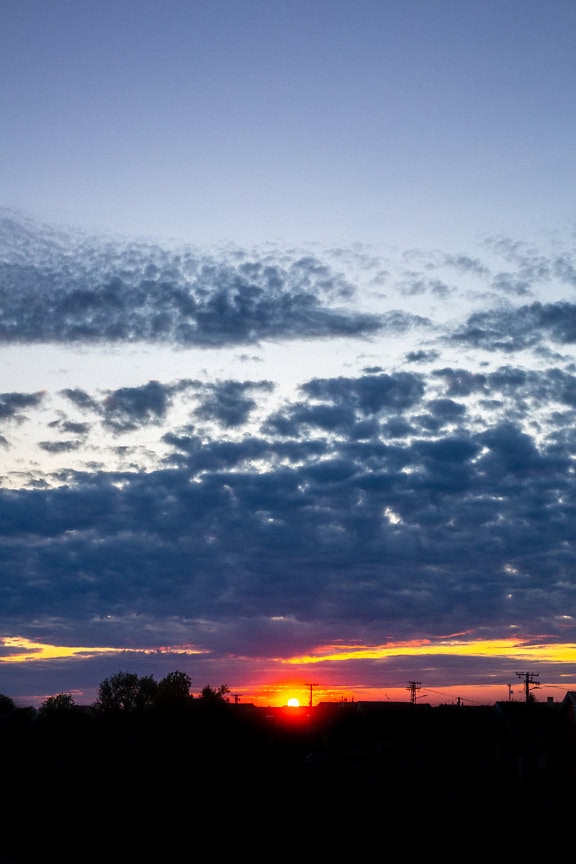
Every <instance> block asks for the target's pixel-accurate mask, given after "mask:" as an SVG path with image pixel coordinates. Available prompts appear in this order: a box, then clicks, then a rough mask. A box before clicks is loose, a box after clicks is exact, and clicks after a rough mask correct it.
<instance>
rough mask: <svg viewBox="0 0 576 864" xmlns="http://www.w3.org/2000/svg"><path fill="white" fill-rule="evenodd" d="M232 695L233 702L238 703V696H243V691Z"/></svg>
mask: <svg viewBox="0 0 576 864" xmlns="http://www.w3.org/2000/svg"><path fill="white" fill-rule="evenodd" d="M233 695H234V704H235V705H238V703H239V702H240V697H241V696H243V695H244V694H243V693H234V694H233Z"/></svg>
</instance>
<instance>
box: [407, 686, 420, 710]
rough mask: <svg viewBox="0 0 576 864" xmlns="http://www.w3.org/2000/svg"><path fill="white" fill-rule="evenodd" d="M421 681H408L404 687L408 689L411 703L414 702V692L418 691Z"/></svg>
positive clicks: (415, 697) (413, 703)
mask: <svg viewBox="0 0 576 864" xmlns="http://www.w3.org/2000/svg"><path fill="white" fill-rule="evenodd" d="M421 683H422V682H421V681H409V682H408V687H407V688H406V689H407V690H409V691H410V702H411V704H412V705H415V704H416V699H417V696H416V693H417V692H418V690H420V684H421Z"/></svg>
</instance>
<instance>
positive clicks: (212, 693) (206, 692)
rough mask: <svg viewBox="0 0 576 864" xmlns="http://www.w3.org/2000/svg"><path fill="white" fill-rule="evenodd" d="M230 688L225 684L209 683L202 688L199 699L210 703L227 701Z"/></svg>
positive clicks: (217, 703) (215, 703) (216, 703)
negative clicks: (214, 685) (215, 685)
mask: <svg viewBox="0 0 576 864" xmlns="http://www.w3.org/2000/svg"><path fill="white" fill-rule="evenodd" d="M229 693H230V688H229V687H228V685H227V684H221V685H220V687H211V686H210V685H209V684H207V685H206V687H203V688H202V692H201V694H200V699H203V700H204V701H205V702H208V703H210V704H211V705H219V704H221V703H223V702H228V694H229Z"/></svg>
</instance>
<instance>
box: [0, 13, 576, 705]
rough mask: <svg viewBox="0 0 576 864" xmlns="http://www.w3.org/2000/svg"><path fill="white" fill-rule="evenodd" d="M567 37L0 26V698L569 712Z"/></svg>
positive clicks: (275, 19)
mask: <svg viewBox="0 0 576 864" xmlns="http://www.w3.org/2000/svg"><path fill="white" fill-rule="evenodd" d="M575 25H576V7H575V6H574V4H573V3H571V2H551V3H546V4H544V3H530V2H523V3H519V2H498V3H496V2H494V3H492V2H486V3H482V4H479V3H472V2H459V3H450V2H434V0H433V2H406V3H391V2H385V0H382V2H367V0H359V2H356V3H353V4H352V3H349V2H348V3H343V2H339V0H335V2H326V0H321V2H307V3H304V2H272V3H271V2H251V0H247V2H243V3H235V2H229V0H220V2H218V0H216V2H214V0H212V2H188V3H184V2H173V0H168V2H163V3H159V2H151V0H148V2H138V3H135V2H130V0H128V2H124V3H122V4H112V3H108V2H98V3H92V2H82V3H74V2H59V0H53V2H50V3H46V4H35V3H32V2H12V0H6V2H4V3H3V4H2V9H1V10H0V70H1V72H0V82H1V86H0V99H1V100H2V114H3V116H4V118H5V121H4V124H3V131H2V136H1V139H0V157H1V158H0V188H1V189H2V199H1V200H0V208H1V209H0V298H1V299H0V304H1V305H0V362H1V363H2V370H3V386H2V388H1V389H2V392H0V454H1V455H2V463H1V471H0V477H1V481H0V482H1V487H0V525H1V532H0V593H1V596H2V602H1V603H0V640H3V646H4V647H3V648H0V660H2V662H1V663H0V692H5V693H7V694H8V695H11V696H13V697H17V698H19V699H21V700H24V701H26V700H30V701H32V702H36V703H37V702H38V701H39V700H41V699H42V698H45V696H46V695H51V694H53V693H56V692H62V691H66V692H68V691H71V690H73V691H74V693H75V694H76V695H77V697H78V699H79V701H86V700H89V699H91V698H94V694H95V688H97V685H98V683H99V682H100V681H101V680H102V679H103V678H104V677H106V676H107V675H109V674H113V673H114V672H116V671H118V669H119V668H127V667H129V668H130V669H134V670H135V671H138V672H141V673H142V674H155V675H156V676H157V677H162V675H163V674H166V673H167V672H169V671H174V669H176V668H179V669H184V671H187V672H188V673H189V674H190V675H191V677H192V680H193V684H194V686H195V687H196V688H197V689H198V690H199V689H201V688H202V687H203V686H204V685H205V684H206V683H212V684H215V685H217V684H220V683H223V682H226V683H228V684H229V685H230V686H231V687H232V688H233V689H234V688H242V692H245V693H247V694H249V693H250V692H252V691H253V692H254V693H255V692H257V691H258V692H260V691H261V689H262V687H263V686H264V685H265V684H266V682H268V683H270V682H272V681H278V680H280V679H282V680H284V679H285V680H290V681H291V682H296V683H297V682H299V681H300V682H303V681H308V680H309V675H310V671H309V670H310V668H311V667H310V664H311V663H313V664H314V665H313V666H312V668H313V669H314V675H315V680H317V681H321V683H322V686H323V687H325V693H326V694H327V695H332V696H338V694H339V693H343V692H346V693H356V695H357V696H358V695H359V694H362V693H363V692H364V693H367V692H370V693H372V694H373V693H379V694H381V695H382V694H385V693H392V692H395V691H398V692H400V690H401V689H402V688H403V687H405V685H406V683H407V682H408V680H413V679H415V678H417V679H419V680H420V679H421V680H423V681H424V682H425V683H426V684H427V685H428V686H429V688H430V694H432V693H434V692H435V693H437V694H440V693H444V694H445V693H451V692H454V691H452V690H451V689H450V688H452V687H454V688H456V687H464V686H466V687H470V686H476V687H477V688H478V691H479V692H480V693H481V692H484V691H483V690H482V688H486V687H488V685H492V684H493V685H495V686H496V687H498V688H500V692H501V696H503V694H504V693H505V688H506V686H507V684H508V683H510V682H511V681H514V680H515V678H516V672H517V671H518V670H519V669H524V668H529V669H531V670H532V671H534V672H535V673H537V674H538V675H539V676H540V679H541V681H542V683H547V684H549V685H550V686H551V687H552V688H553V689H551V690H549V691H548V692H550V693H552V695H558V693H560V695H562V688H563V687H564V685H566V687H565V689H573V687H574V684H575V676H576V668H575V660H576V654H575V653H574V652H575V649H574V646H575V644H576V638H575V636H576V633H575V623H574V617H573V616H574V611H575V610H574V606H575V603H576V581H575V577H574V563H575V548H574V543H575V541H576V537H575V532H574V528H573V522H574V520H573V510H574V504H575V495H574V475H573V471H574V468H573V460H574V456H573V453H574V448H575V441H574V433H573V428H574V420H575V419H576V417H575V413H574V412H575V408H576V397H575V395H574V394H575V393H576V366H575V363H574V360H575V357H574V346H575V344H576V327H575V324H574V322H575V321H576V313H575V309H576V305H575V303H574V292H575V290H576V256H575V253H574V227H575V216H576V212H575V210H576V208H575V203H574V202H575V188H574V186H575V176H576V175H575V174H574V171H573V161H574V160H573V153H574V147H573V116H574V106H575V101H576V100H575V95H576V82H575V78H574V63H573V38H572V34H573V33H574V30H575ZM482 645H484V646H485V648H484V651H483V653H482V651H481V650H480V649H479V646H482ZM24 657H26V658H28V661H27V662H25V663H24V662H21V661H22V658H24ZM343 688H344V689H343ZM270 692H272V691H270ZM491 692H492V691H491ZM271 698H272V697H271Z"/></svg>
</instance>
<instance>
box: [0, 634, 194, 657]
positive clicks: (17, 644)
mask: <svg viewBox="0 0 576 864" xmlns="http://www.w3.org/2000/svg"><path fill="white" fill-rule="evenodd" d="M167 653H170V654H207V653H209V652H208V651H199V650H198V649H196V648H193V647H192V646H190V645H176V646H171V647H161V648H110V647H95V646H91V647H89V648H87V647H80V646H71V645H46V644H44V643H43V642H32V641H31V640H30V639H23V638H21V637H19V636H5V637H0V662H2V663H31V662H33V661H35V660H62V659H64V658H66V657H80V656H81V657H82V658H83V659H86V658H87V657H92V656H95V655H97V654H167Z"/></svg>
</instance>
